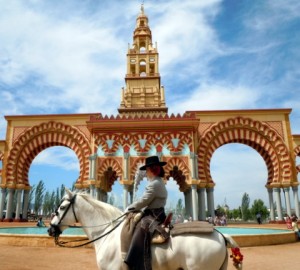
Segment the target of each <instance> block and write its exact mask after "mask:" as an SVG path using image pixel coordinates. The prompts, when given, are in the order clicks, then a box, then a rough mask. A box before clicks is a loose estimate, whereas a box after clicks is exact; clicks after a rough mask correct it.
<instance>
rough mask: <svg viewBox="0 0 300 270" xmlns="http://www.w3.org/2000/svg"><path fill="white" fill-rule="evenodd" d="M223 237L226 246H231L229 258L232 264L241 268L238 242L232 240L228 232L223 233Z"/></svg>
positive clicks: (239, 269) (241, 260) (240, 269)
mask: <svg viewBox="0 0 300 270" xmlns="http://www.w3.org/2000/svg"><path fill="white" fill-rule="evenodd" d="M223 237H224V238H225V240H226V243H227V246H228V247H230V248H231V255H230V258H232V260H233V265H234V267H235V268H236V269H238V270H242V269H243V258H244V256H243V255H242V253H241V251H240V248H239V246H238V244H237V243H236V242H235V241H234V240H233V238H232V237H231V236H230V235H229V234H223Z"/></svg>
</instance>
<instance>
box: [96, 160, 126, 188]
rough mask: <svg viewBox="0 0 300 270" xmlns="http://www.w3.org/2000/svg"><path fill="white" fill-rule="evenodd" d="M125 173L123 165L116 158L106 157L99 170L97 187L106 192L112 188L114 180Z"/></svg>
mask: <svg viewBox="0 0 300 270" xmlns="http://www.w3.org/2000/svg"><path fill="white" fill-rule="evenodd" d="M122 175H123V170H122V165H121V164H120V163H119V162H117V160H115V159H114V158H104V159H103V160H102V161H101V164H100V166H99V169H98V170H97V182H96V187H98V188H101V189H102V190H104V191H106V192H110V191H111V190H112V185H113V184H114V182H115V181H116V180H117V179H118V178H119V177H120V178H121V177H122Z"/></svg>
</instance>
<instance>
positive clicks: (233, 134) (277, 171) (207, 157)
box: [198, 117, 292, 186]
mask: <svg viewBox="0 0 300 270" xmlns="http://www.w3.org/2000/svg"><path fill="white" fill-rule="evenodd" d="M227 143H242V144H245V145H248V146H250V147H252V148H253V149H254V150H256V151H257V152H258V153H259V154H260V155H261V156H262V158H263V159H264V160H265V163H266V166H267V170H268V179H267V183H266V185H267V186H280V185H281V184H290V182H291V180H292V177H291V163H290V159H289V153H288V149H287V147H286V145H285V144H284V142H283V140H282V138H281V137H280V136H279V135H278V134H277V132H276V131H275V130H273V129H272V128H271V127H270V126H268V125H266V124H264V123H262V122H259V121H254V120H252V119H250V118H242V117H236V118H231V119H228V120H227V121H222V122H219V123H217V124H215V125H213V126H212V127H210V128H209V130H207V132H206V133H205V134H204V135H203V136H202V137H201V138H200V142H199V146H198V157H199V158H198V169H199V178H200V182H201V184H207V185H208V184H210V183H213V179H212V177H211V174H210V161H211V157H212V155H213V153H214V152H215V150H216V149H217V148H219V147H220V146H222V145H224V144H227Z"/></svg>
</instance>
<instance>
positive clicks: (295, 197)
mask: <svg viewBox="0 0 300 270" xmlns="http://www.w3.org/2000/svg"><path fill="white" fill-rule="evenodd" d="M292 189H293V197H294V204H295V212H296V215H297V217H300V210H299V195H298V187H292Z"/></svg>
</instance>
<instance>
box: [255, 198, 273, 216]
mask: <svg viewBox="0 0 300 270" xmlns="http://www.w3.org/2000/svg"><path fill="white" fill-rule="evenodd" d="M257 213H260V214H261V217H262V219H263V220H264V219H266V218H267V217H268V215H269V212H268V208H267V207H266V206H265V204H264V202H263V200H261V199H257V200H254V202H253V204H252V207H251V214H252V217H253V219H255V217H256V214H257Z"/></svg>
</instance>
